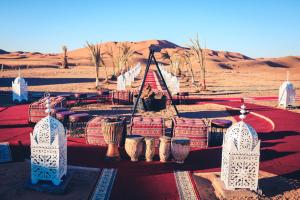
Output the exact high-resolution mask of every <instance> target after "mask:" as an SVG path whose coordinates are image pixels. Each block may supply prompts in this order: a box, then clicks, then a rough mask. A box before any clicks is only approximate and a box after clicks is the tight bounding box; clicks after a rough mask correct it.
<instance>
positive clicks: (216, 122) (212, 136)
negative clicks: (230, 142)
mask: <svg viewBox="0 0 300 200" xmlns="http://www.w3.org/2000/svg"><path fill="white" fill-rule="evenodd" d="M231 125H232V121H231V120H227V119H213V120H211V130H210V133H209V146H221V145H222V143H223V135H224V134H225V132H226V130H227V128H229V127H230V126H231Z"/></svg>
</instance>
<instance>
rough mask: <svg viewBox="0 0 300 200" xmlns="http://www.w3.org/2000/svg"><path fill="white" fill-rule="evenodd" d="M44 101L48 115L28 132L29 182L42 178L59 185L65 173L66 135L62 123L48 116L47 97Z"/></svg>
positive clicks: (48, 104) (48, 103) (48, 105)
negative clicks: (29, 146)
mask: <svg viewBox="0 0 300 200" xmlns="http://www.w3.org/2000/svg"><path fill="white" fill-rule="evenodd" d="M46 102H47V104H46V107H47V110H46V112H47V113H48V115H47V116H46V117H44V118H43V119H41V120H40V121H39V122H38V123H37V124H36V125H35V127H34V130H33V133H31V134H30V141H31V183H32V184H36V183H37V182H38V181H40V180H44V181H52V183H53V184H54V185H59V184H60V183H61V181H62V177H63V176H64V175H66V174H67V136H66V132H65V129H64V126H63V124H62V123H61V122H60V121H58V120H57V119H55V118H54V117H51V116H50V102H49V99H47V101H46Z"/></svg>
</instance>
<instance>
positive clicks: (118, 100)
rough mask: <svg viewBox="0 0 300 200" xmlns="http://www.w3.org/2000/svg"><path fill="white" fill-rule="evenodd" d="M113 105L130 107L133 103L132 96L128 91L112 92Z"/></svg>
mask: <svg viewBox="0 0 300 200" xmlns="http://www.w3.org/2000/svg"><path fill="white" fill-rule="evenodd" d="M112 101H113V103H114V104H122V105H130V104H132V101H133V95H132V92H130V91H114V92H113V94H112Z"/></svg>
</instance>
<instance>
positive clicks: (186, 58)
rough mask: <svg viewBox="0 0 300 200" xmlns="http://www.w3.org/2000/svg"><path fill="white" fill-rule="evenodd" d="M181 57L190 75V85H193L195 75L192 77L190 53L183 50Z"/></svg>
mask: <svg viewBox="0 0 300 200" xmlns="http://www.w3.org/2000/svg"><path fill="white" fill-rule="evenodd" d="M181 56H182V59H183V61H184V62H185V64H186V65H187V70H188V71H189V72H190V74H191V77H192V84H193V85H195V75H194V71H193V65H192V61H191V52H190V51H189V50H187V49H184V50H183V52H182V54H181Z"/></svg>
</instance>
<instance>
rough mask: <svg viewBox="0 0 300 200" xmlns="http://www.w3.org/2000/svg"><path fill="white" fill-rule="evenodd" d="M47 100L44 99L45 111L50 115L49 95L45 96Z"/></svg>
mask: <svg viewBox="0 0 300 200" xmlns="http://www.w3.org/2000/svg"><path fill="white" fill-rule="evenodd" d="M46 98H47V100H46V110H45V112H46V113H47V114H48V115H50V112H51V109H50V95H47V96H46Z"/></svg>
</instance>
